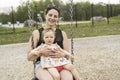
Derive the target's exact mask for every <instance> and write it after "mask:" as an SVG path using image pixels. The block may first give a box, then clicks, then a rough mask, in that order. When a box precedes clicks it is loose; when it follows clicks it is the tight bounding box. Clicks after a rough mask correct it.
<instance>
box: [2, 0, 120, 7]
mask: <svg viewBox="0 0 120 80" xmlns="http://www.w3.org/2000/svg"><path fill="white" fill-rule="evenodd" d="M22 1H28V0H0V8H3V7H11V6H13V7H17V6H18V5H20V2H22ZM35 1H39V0H35ZM62 1H64V2H68V1H70V0H62ZM73 1H74V2H80V1H90V2H92V3H98V2H104V3H114V4H118V3H120V0H73Z"/></svg>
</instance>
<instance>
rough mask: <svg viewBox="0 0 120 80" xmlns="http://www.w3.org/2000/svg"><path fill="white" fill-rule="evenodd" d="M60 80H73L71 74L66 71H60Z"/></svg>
mask: <svg viewBox="0 0 120 80" xmlns="http://www.w3.org/2000/svg"><path fill="white" fill-rule="evenodd" d="M60 76H61V80H73V76H72V73H71V72H70V71H68V70H65V69H64V70H62V71H61V72H60Z"/></svg>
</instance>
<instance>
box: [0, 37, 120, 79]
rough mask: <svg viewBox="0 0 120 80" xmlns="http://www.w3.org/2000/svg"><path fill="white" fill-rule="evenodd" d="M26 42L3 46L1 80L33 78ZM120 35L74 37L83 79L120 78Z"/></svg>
mask: <svg viewBox="0 0 120 80" xmlns="http://www.w3.org/2000/svg"><path fill="white" fill-rule="evenodd" d="M26 49H27V43H21V44H11V45H1V46H0V55H1V56H0V80H31V78H32V77H33V63H32V62H29V61H27V59H26V56H27V52H26ZM119 50H120V35H111V36H100V37H87V38H78V39H74V55H75V60H74V64H75V65H76V68H77V70H78V71H79V73H80V77H81V80H120V51H119Z"/></svg>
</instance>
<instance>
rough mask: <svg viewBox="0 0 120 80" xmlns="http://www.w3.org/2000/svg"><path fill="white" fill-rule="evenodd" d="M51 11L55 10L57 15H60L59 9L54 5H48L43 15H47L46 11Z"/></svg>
mask: <svg viewBox="0 0 120 80" xmlns="http://www.w3.org/2000/svg"><path fill="white" fill-rule="evenodd" d="M51 9H55V10H56V11H57V12H58V13H59V15H60V9H59V8H58V7H57V6H55V5H49V6H48V7H47V9H46V11H45V14H47V13H48V11H49V10H51Z"/></svg>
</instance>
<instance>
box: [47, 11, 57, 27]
mask: <svg viewBox="0 0 120 80" xmlns="http://www.w3.org/2000/svg"><path fill="white" fill-rule="evenodd" d="M58 16H59V13H58V11H56V10H55V9H51V10H49V11H48V13H47V14H46V16H45V18H46V24H47V25H49V26H55V25H56V23H57V21H58Z"/></svg>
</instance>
